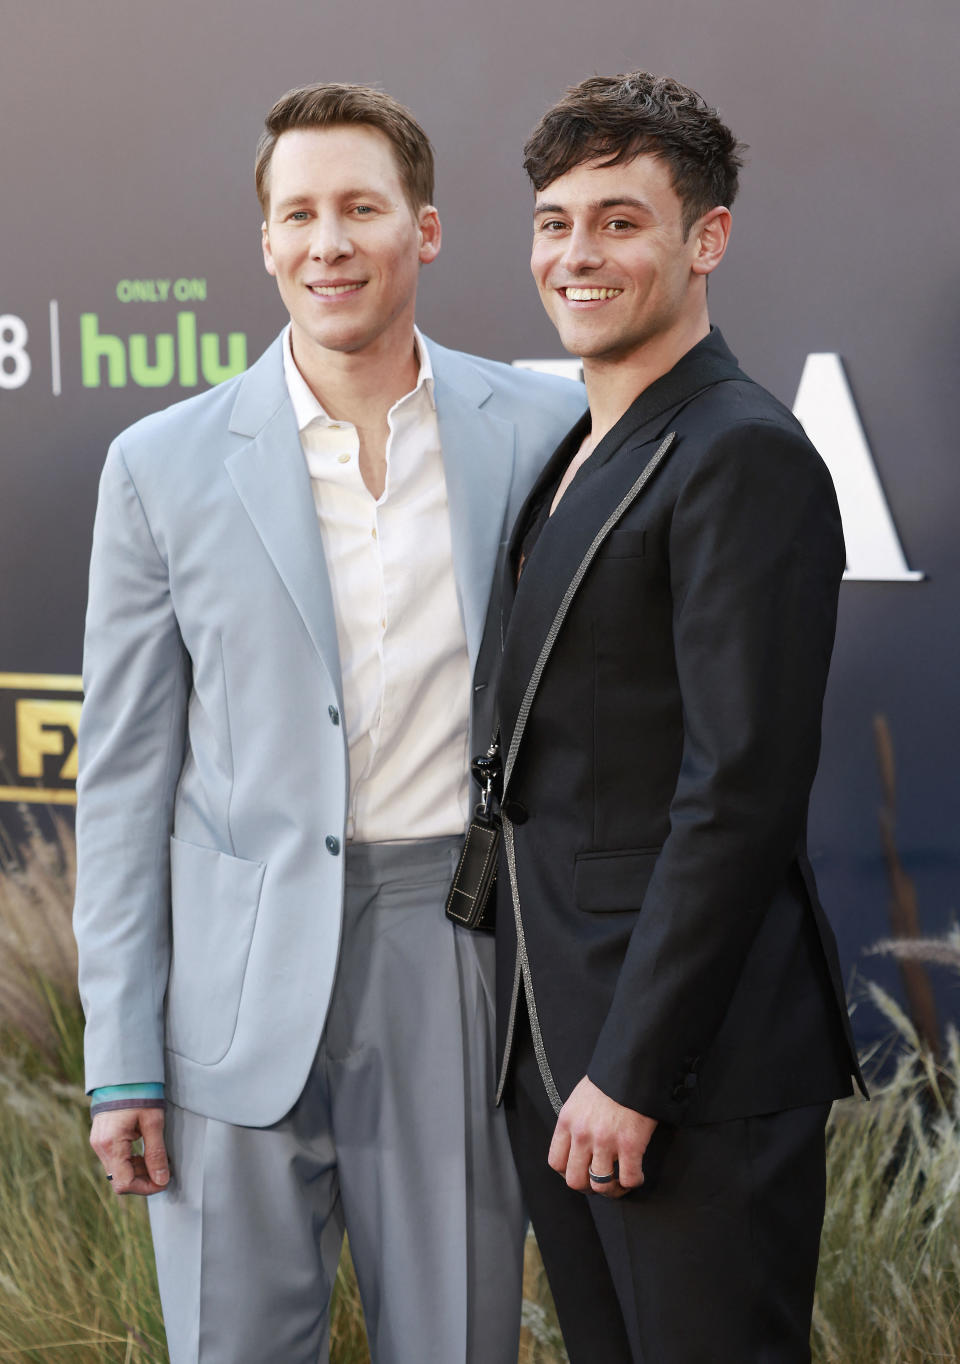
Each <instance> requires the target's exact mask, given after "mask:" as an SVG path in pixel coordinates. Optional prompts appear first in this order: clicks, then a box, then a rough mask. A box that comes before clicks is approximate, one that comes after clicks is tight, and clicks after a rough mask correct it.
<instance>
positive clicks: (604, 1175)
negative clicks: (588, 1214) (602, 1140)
mask: <svg viewBox="0 0 960 1364" xmlns="http://www.w3.org/2000/svg"><path fill="white" fill-rule="evenodd" d="M618 1173H619V1171H618V1166H617V1158H616V1156H615V1155H614V1153H613V1151H612V1150H611V1149H610V1147H609V1146H607V1145H605V1144H604V1145H598V1146H594V1148H593V1152H592V1154H591V1156H590V1166H589V1169H588V1170H587V1176H588V1178H589V1180H590V1190H591V1192H592V1193H598V1194H609V1193H610V1191H611V1190H612V1189H613V1188H614V1187H619V1181H618V1179H617V1175H618Z"/></svg>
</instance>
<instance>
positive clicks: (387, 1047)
mask: <svg viewBox="0 0 960 1364" xmlns="http://www.w3.org/2000/svg"><path fill="white" fill-rule="evenodd" d="M432 169H433V168H432V154H431V151H430V146H429V143H428V142H427V140H426V138H425V136H424V134H423V132H422V130H421V129H420V128H419V126H418V125H417V124H416V123H415V121H414V120H413V119H412V117H411V115H410V114H409V112H408V111H407V110H405V109H404V108H403V107H402V106H400V105H398V104H397V103H396V102H395V101H394V100H392V99H390V98H389V97H388V96H386V95H383V94H381V93H379V92H376V91H372V90H368V89H365V88H364V87H358V86H329V85H324V86H311V87H307V88H305V89H302V90H298V91H292V92H290V93H289V94H288V95H286V96H284V98H283V99H281V100H280V101H278V103H277V104H276V105H275V106H274V108H273V110H271V113H270V114H269V115H268V118H267V124H266V130H265V132H264V135H263V137H262V138H261V143H260V148H259V151H258V161H257V185H258V192H259V194H260V198H261V203H262V205H263V209H264V227H263V250H264V260H265V263H266V267H267V269H268V271H269V272H270V273H271V274H273V275H274V276H275V277H276V279H277V283H278V286H279V289H280V293H281V296H282V298H283V301H284V303H285V304H286V306H287V309H288V311H289V313H290V319H291V321H290V325H289V327H288V328H287V329H285V331H284V332H283V333H282V334H281V336H280V337H279V338H278V339H277V341H275V342H274V344H273V345H272V346H271V347H270V349H269V350H268V351H267V352H266V353H265V354H264V355H263V356H262V357H261V359H260V360H259V361H257V363H256V364H255V365H254V366H253V367H252V368H251V369H250V370H248V371H247V372H246V373H245V374H243V375H241V376H239V377H238V378H236V379H232V380H229V381H227V382H226V383H224V384H222V385H220V386H219V387H218V388H215V389H213V390H211V391H210V392H208V393H204V394H202V395H200V396H198V397H194V398H192V399H190V400H189V401H187V402H185V403H181V404H178V405H177V406H175V407H172V408H169V409H168V410H167V411H165V412H162V413H159V414H157V415H155V416H152V417H149V418H147V419H146V420H144V421H142V422H139V423H137V425H135V426H134V427H132V428H131V429H130V430H129V431H127V432H125V433H124V434H123V435H122V436H121V437H120V438H119V439H118V440H117V441H116V442H115V443H114V445H113V446H112V447H111V450H110V453H109V455H108V458H107V462H106V466H105V468H104V472H103V477H102V480H101V488H100V500H99V505H98V510H97V519H96V526H95V531H94V547H93V557H92V562H91V579H90V599H89V608H88V616H87V634H86V643H85V651H84V686H85V691H86V701H85V705H84V711H83V719H82V723H81V732H80V753H81V774H80V781H79V808H78V820H77V830H78V846H79V872H78V887H77V904H76V916H75V921H76V930H77V937H78V942H79V945H80V980H81V991H82V995H83V1000H84V1008H85V1010H86V1015H87V1034H86V1051H87V1082H88V1086H89V1088H90V1089H91V1091H92V1092H93V1101H94V1102H93V1114H94V1119H93V1132H92V1136H91V1141H92V1143H93V1146H94V1148H95V1150H96V1151H97V1153H98V1155H99V1156H100V1159H101V1161H102V1162H103V1165H104V1168H105V1171H106V1173H107V1177H108V1178H110V1179H112V1181H113V1187H114V1189H115V1190H116V1191H117V1192H118V1193H140V1194H151V1195H155V1196H154V1197H152V1198H151V1200H150V1209H151V1222H152V1226H153V1233H154V1241H155V1247H156V1253H157V1264H158V1270H159V1276H160V1287H161V1295H162V1299H163V1307H164V1319H165V1325H166V1329H167V1335H168V1341H169V1346H170V1355H171V1359H172V1360H173V1361H174V1364H185V1361H191V1360H202V1361H204V1364H221V1362H222V1364H244V1362H246V1364H265V1362H266V1361H271V1364H273V1362H276V1364H307V1361H310V1364H314V1361H316V1360H318V1359H319V1360H323V1359H326V1358H327V1357H328V1350H329V1345H328V1333H329V1303H330V1292H331V1287H332V1283H333V1279H334V1276H335V1272H336V1264H337V1258H338V1255H339V1250H340V1243H341V1239H342V1235H343V1230H344V1227H346V1229H347V1231H348V1232H349V1236H350V1243H351V1249H352V1252H353V1257H354V1262H355V1264H356V1268H357V1273H358V1279H359V1283H360V1289H361V1295H362V1298H363V1304H364V1311H365V1315H366V1320H367V1328H368V1335H369V1338H370V1344H371V1352H372V1356H373V1359H374V1360H375V1361H377V1364H414V1361H416V1364H427V1362H428V1361H434V1364H458V1362H461V1361H462V1364H468V1362H469V1364H514V1361H515V1360H516V1354H517V1336H518V1330H519V1307H520V1278H521V1265H522V1222H523V1219H522V1212H521V1207H520V1199H519V1194H518V1190H517V1184H516V1176H515V1173H514V1170H513V1166H512V1162H511V1158H510V1154H509V1148H508V1145H507V1142H506V1132H505V1129H504V1127H503V1124H502V1115H501V1114H500V1113H498V1112H496V1111H495V1110H494V1109H493V1103H492V1093H493V1059H492V1054H493V1040H492V1018H491V1002H492V967H493V962H492V955H491V947H492V944H491V942H490V941H489V940H487V939H486V938H484V937H482V936H481V935H478V934H471V933H469V932H467V931H465V930H462V929H460V928H458V927H455V926H453V925H452V924H451V923H450V922H449V921H447V920H446V919H445V918H444V915H443V904H444V899H445V893H446V888H447V885H448V883H449V880H450V876H451V874H452V870H453V866H454V863H455V860H456V856H457V853H458V849H459V844H460V842H461V841H462V832H463V828H464V825H465V822H466V818H467V814H468V809H469V788H468V777H467V775H466V774H467V760H468V756H469V754H470V753H471V752H472V751H473V750H474V749H475V748H476V747H477V746H478V745H480V746H482V745H484V744H485V743H486V741H487V739H488V736H489V734H490V732H491V724H492V715H491V704H492V696H493V691H494V686H493V679H494V675H495V671H496V668H497V665H498V656H499V619H498V616H497V613H496V611H495V610H494V611H489V612H488V602H489V600H490V596H491V588H492V587H493V584H494V579H495V577H496V573H497V571H498V564H499V559H500V555H501V550H502V545H503V542H504V540H505V537H506V536H507V534H508V533H509V530H510V527H511V524H512V521H513V518H514V516H515V515H516V512H517V510H518V509H519V507H520V505H521V503H522V502H523V500H524V498H525V496H526V494H527V492H528V490H529V488H530V486H531V484H532V481H533V479H534V477H535V476H536V474H537V472H538V470H539V468H540V467H541V465H542V464H543V462H544V461H545V459H546V458H547V456H548V455H549V454H550V453H551V451H552V450H553V448H554V446H555V445H556V444H557V442H558V441H559V439H560V437H561V436H562V435H563V433H564V432H565V431H566V430H567V429H568V428H569V426H570V425H571V423H572V422H573V421H574V420H575V419H576V418H577V417H578V416H579V414H580V412H581V411H582V409H583V407H584V397H583V392H582V390H581V389H580V388H579V386H576V385H572V384H567V383H565V382H564V381H561V380H555V379H549V378H546V377H544V376H540V375H531V374H526V373H518V372H517V371H515V370H512V369H510V368H509V367H507V366H503V365H498V364H494V363H492V362H489V361H484V360H478V359H475V358H473V357H469V356H465V355H460V354H457V353H455V352H452V351H448V350H445V349H443V348H442V347H439V346H435V345H433V344H432V343H431V342H427V341H425V339H424V338H423V337H422V336H421V335H420V333H419V332H417V331H416V329H415V327H414V309H415V301H416V289H417V276H418V272H419V269H420V266H421V265H424V264H428V263H429V262H430V261H432V260H433V259H434V257H435V256H436V254H437V252H438V250H439V248H440V223H439V219H438V217H437V213H436V209H435V208H434V207H433V206H432V202H431V201H432V197H433V193H432ZM495 599H496V598H495ZM141 1136H142V1138H143V1141H144V1153H143V1155H142V1156H137V1155H134V1154H132V1151H133V1147H132V1143H133V1142H134V1141H135V1140H136V1139H137V1138H138V1137H141ZM168 1154H169V1159H168Z"/></svg>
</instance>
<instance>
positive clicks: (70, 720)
mask: <svg viewBox="0 0 960 1364" xmlns="http://www.w3.org/2000/svg"><path fill="white" fill-rule="evenodd" d="M81 690H82V684H81V681H80V678H79V677H67V676H62V675H57V674H49V673H0V758H2V760H0V782H3V783H6V784H4V785H0V802H2V801H25V802H29V803H38V804H42V805H76V803H77V793H76V790H75V788H74V783H75V782H76V779H77V728H78V726H79V724H80V706H81V701H82V698H81Z"/></svg>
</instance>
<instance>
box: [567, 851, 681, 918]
mask: <svg viewBox="0 0 960 1364" xmlns="http://www.w3.org/2000/svg"><path fill="white" fill-rule="evenodd" d="M659 856H660V849H659V848H632V849H627V850H626V851H623V852H584V853H577V856H576V859H575V865H574V872H573V893H574V898H575V900H576V902H577V907H578V908H579V909H586V910H588V911H590V913H597V912H603V911H604V910H626V909H633V910H638V909H639V908H640V906H641V904H642V903H643V897H644V895H645V894H646V891H647V886H648V884H649V882H650V877H651V875H652V874H653V869H654V867H655V866H656V862H657V858H658V857H659Z"/></svg>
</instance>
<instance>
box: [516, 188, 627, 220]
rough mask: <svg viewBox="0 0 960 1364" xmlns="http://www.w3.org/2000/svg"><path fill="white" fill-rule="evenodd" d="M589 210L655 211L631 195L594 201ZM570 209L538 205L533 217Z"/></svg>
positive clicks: (598, 211)
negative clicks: (623, 209) (634, 209)
mask: <svg viewBox="0 0 960 1364" xmlns="http://www.w3.org/2000/svg"><path fill="white" fill-rule="evenodd" d="M587 208H588V209H589V210H590V212H591V213H602V212H603V211H604V210H605V209H608V208H637V209H640V210H641V211H642V212H644V213H652V212H653V209H652V208H651V207H650V205H649V204H648V203H647V202H646V200H645V199H634V198H632V197H631V196H630V195H629V194H620V195H617V196H615V197H614V198H612V199H594V201H593V202H592V203H590V204H587ZM569 211H570V210H569V209H567V208H564V206H563V204H537V205H536V206H535V208H534V210H533V216H534V217H535V218H539V217H540V215H541V214H542V213H569Z"/></svg>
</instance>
